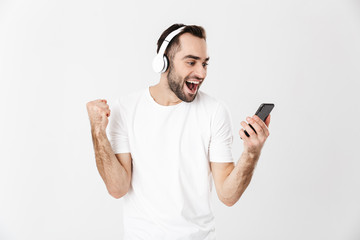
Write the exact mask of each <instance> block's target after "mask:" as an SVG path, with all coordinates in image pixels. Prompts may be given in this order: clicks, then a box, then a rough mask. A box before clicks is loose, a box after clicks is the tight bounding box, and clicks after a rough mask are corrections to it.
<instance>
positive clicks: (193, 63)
mask: <svg viewBox="0 0 360 240" xmlns="http://www.w3.org/2000/svg"><path fill="white" fill-rule="evenodd" d="M187 63H188V64H189V65H190V66H194V65H195V62H187Z"/></svg>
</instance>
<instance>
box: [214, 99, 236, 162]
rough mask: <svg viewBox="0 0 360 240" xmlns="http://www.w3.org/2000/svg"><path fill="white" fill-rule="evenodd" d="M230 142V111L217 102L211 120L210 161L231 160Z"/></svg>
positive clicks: (231, 141)
mask: <svg viewBox="0 0 360 240" xmlns="http://www.w3.org/2000/svg"><path fill="white" fill-rule="evenodd" d="M232 143H233V134H232V122H231V117H230V113H229V110H228V109H227V107H226V106H225V105H224V104H223V103H219V104H218V106H217V109H216V111H215V113H214V115H213V118H212V121H211V139H210V144H209V159H210V162H233V157H232V151H231V148H232Z"/></svg>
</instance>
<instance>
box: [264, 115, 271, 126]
mask: <svg viewBox="0 0 360 240" xmlns="http://www.w3.org/2000/svg"><path fill="white" fill-rule="evenodd" d="M270 117H271V116H270V114H269V116H267V118H266V119H265V124H266V126H267V127H269V125H270Z"/></svg>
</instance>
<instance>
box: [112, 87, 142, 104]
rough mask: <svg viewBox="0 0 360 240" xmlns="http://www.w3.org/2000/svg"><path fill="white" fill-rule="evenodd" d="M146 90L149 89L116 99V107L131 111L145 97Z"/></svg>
mask: <svg viewBox="0 0 360 240" xmlns="http://www.w3.org/2000/svg"><path fill="white" fill-rule="evenodd" d="M146 90H147V89H145V88H142V89H139V90H136V91H134V92H131V93H128V94H126V95H123V96H121V97H118V98H117V99H116V102H115V105H116V106H118V107H120V108H122V109H130V108H131V107H133V106H134V105H136V104H137V102H138V101H139V100H140V99H142V98H143V97H145V95H146Z"/></svg>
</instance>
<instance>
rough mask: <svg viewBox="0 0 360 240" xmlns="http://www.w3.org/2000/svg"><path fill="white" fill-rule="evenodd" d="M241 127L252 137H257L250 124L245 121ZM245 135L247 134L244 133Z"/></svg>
mask: <svg viewBox="0 0 360 240" xmlns="http://www.w3.org/2000/svg"><path fill="white" fill-rule="evenodd" d="M240 124H241V126H242V127H243V128H244V129H245V130H246V132H247V133H248V134H249V135H250V137H251V135H256V133H255V132H254V130H253V129H252V128H251V127H250V126H249V124H247V123H246V122H244V121H241V123H240ZM244 134H245V133H244Z"/></svg>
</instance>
